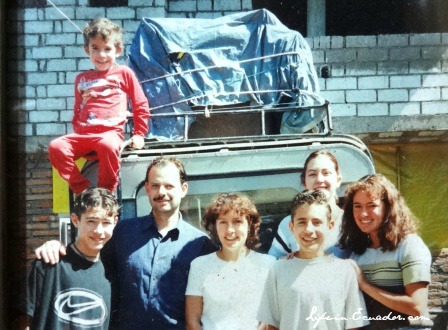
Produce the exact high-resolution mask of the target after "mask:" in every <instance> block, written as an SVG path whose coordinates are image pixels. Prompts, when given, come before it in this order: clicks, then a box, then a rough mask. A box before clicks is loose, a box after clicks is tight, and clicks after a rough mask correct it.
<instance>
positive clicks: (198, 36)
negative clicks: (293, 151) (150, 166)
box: [130, 9, 323, 139]
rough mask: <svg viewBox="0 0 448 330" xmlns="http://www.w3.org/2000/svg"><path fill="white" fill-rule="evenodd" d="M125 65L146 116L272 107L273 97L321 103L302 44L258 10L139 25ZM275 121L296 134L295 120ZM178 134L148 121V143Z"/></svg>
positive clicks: (171, 123)
mask: <svg viewBox="0 0 448 330" xmlns="http://www.w3.org/2000/svg"><path fill="white" fill-rule="evenodd" d="M130 66H131V67H132V69H133V70H134V71H135V72H136V74H137V76H138V78H139V80H140V82H141V83H142V87H143V90H144V92H145V94H146V96H147V97H148V100H149V102H150V106H151V108H152V113H153V114H157V113H184V112H186V111H192V109H191V106H192V105H231V104H238V103H245V102H250V104H251V105H260V106H274V105H276V104H278V103H279V101H280V98H281V96H282V95H284V93H282V92H281V91H286V94H288V95H289V96H291V98H292V99H295V101H296V102H297V105H298V106H307V105H313V104H320V103H322V102H323V99H322V98H320V97H319V96H318V93H319V87H318V82H317V75H316V72H315V69H314V66H313V60H312V55H311V50H310V48H309V46H308V44H307V42H306V41H305V39H304V38H303V37H302V35H301V34H300V33H298V32H296V31H293V30H290V29H288V28H287V27H286V26H284V25H283V24H282V23H281V22H280V21H279V20H278V19H277V18H276V17H275V16H274V15H273V14H272V13H270V12H269V11H267V10H264V9H262V10H254V11H249V12H244V13H238V14H232V15H229V16H223V17H219V18H215V19H187V18H185V19H182V18H143V19H142V22H141V24H140V26H139V28H138V30H137V32H136V34H135V37H134V39H133V42H132V45H131V48H130ZM190 70H192V71H190ZM302 115H303V114H302ZM306 116H308V117H309V116H312V112H309V111H308V113H307V114H306ZM283 117H284V118H283V123H282V131H284V132H287V133H290V132H295V131H297V130H298V131H300V126H301V124H300V121H301V115H300V114H299V113H296V114H294V113H293V114H285V115H284V116H283ZM183 132H184V121H183V119H181V118H179V117H178V118H176V117H169V118H168V117H165V118H155V119H154V118H153V119H151V122H150V133H149V134H150V135H149V136H151V137H164V138H169V139H179V138H180V137H181V136H182V134H183Z"/></svg>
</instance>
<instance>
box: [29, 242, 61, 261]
mask: <svg viewBox="0 0 448 330" xmlns="http://www.w3.org/2000/svg"><path fill="white" fill-rule="evenodd" d="M34 253H35V254H36V257H37V259H43V261H44V262H45V263H47V264H48V263H51V264H52V265H54V264H56V263H58V262H59V255H63V256H65V255H66V254H67V251H66V248H65V245H64V244H62V243H61V242H59V241H56V240H51V241H48V242H45V243H44V244H42V245H41V246H39V247H38V248H37V249H36V250H34Z"/></svg>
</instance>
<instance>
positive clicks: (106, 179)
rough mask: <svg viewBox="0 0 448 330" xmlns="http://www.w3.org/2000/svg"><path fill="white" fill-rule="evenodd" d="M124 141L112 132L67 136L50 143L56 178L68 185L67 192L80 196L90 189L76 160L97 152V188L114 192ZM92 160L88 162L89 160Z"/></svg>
mask: <svg viewBox="0 0 448 330" xmlns="http://www.w3.org/2000/svg"><path fill="white" fill-rule="evenodd" d="M122 142H123V140H122V138H121V136H120V135H119V134H118V133H117V132H115V131H109V132H104V133H97V134H76V133H72V134H67V135H64V136H61V137H59V138H57V139H55V140H53V141H51V143H50V145H49V147H48V153H49V157H50V162H51V164H52V165H53V166H54V168H55V169H56V170H57V171H58V172H59V175H60V176H61V177H62V178H63V179H65V180H66V181H68V184H69V186H70V189H71V190H72V191H73V192H74V193H75V194H79V193H81V192H82V191H83V190H84V189H87V188H89V184H90V181H89V179H87V178H85V177H84V176H83V175H82V174H81V172H80V171H79V170H78V167H77V166H76V164H75V160H77V159H78V158H81V157H83V156H86V155H87V154H89V153H91V152H92V151H94V152H96V156H95V159H98V162H99V168H98V186H99V187H101V188H106V189H108V190H110V191H114V190H115V189H116V188H117V185H118V171H119V169H120V157H119V156H120V148H121V144H122ZM89 159H91V158H89Z"/></svg>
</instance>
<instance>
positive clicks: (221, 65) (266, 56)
mask: <svg viewBox="0 0 448 330" xmlns="http://www.w3.org/2000/svg"><path fill="white" fill-rule="evenodd" d="M299 54H300V53H299V52H297V51H293V52H285V53H278V54H271V55H265V56H260V57H253V58H249V59H246V60H242V61H237V62H235V63H238V64H242V63H247V62H253V61H257V60H265V59H269V58H273V57H278V56H286V55H299ZM225 66H226V64H217V65H212V66H206V67H203V68H197V69H190V70H185V71H181V72H175V73H169V74H166V75H164V76H160V77H155V78H151V79H146V80H142V81H140V84H144V83H148V82H152V81H155V80H159V79H164V78H168V77H174V76H178V75H184V74H190V73H193V72H198V71H206V70H210V69H216V68H222V67H225Z"/></svg>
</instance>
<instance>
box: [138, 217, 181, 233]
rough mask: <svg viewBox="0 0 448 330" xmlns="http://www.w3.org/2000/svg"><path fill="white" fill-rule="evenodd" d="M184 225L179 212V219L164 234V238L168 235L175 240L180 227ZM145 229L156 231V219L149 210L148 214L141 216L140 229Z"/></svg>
mask: <svg viewBox="0 0 448 330" xmlns="http://www.w3.org/2000/svg"><path fill="white" fill-rule="evenodd" d="M184 227H185V221H184V220H183V217H182V212H179V220H178V221H177V225H176V227H175V228H173V229H171V230H170V231H169V232H168V233H167V234H166V236H165V239H168V238H170V237H172V238H173V240H177V239H178V238H179V234H180V232H181V231H182V229H183V228H184ZM145 230H154V231H156V232H158V231H159V230H158V228H157V224H156V220H155V219H154V214H153V213H152V212H151V213H150V214H149V215H147V216H146V217H144V218H143V221H142V222H141V223H140V231H145Z"/></svg>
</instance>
